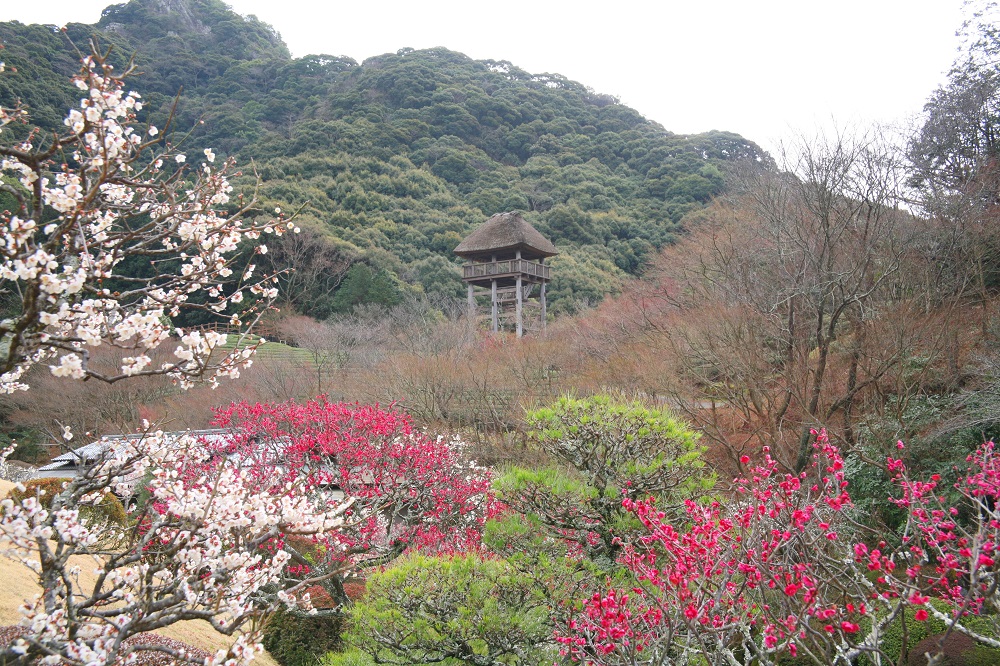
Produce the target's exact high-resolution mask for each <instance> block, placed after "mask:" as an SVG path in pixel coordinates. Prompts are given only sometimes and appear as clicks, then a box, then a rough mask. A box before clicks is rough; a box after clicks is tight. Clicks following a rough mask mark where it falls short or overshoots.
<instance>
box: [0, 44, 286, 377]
mask: <svg viewBox="0 0 1000 666" xmlns="http://www.w3.org/2000/svg"><path fill="white" fill-rule="evenodd" d="M126 74H127V72H126ZM123 76H124V75H118V74H117V73H116V72H114V71H113V70H112V68H111V67H110V65H107V64H106V63H105V62H104V61H103V59H102V58H101V57H99V56H91V57H88V58H85V59H84V61H83V66H82V68H81V71H80V74H79V75H78V76H77V77H76V78H75V79H74V83H75V84H76V86H77V88H79V89H80V90H81V91H83V97H82V99H81V100H80V102H79V105H78V107H77V108H73V109H70V110H69V111H68V113H67V114H66V118H65V120H64V125H65V126H66V127H67V128H68V132H67V133H66V134H65V135H63V136H60V137H56V139H55V140H54V142H52V145H51V146H50V147H48V148H37V147H35V146H33V145H32V144H31V143H29V142H21V143H18V144H16V145H11V146H7V145H0V175H3V176H4V177H5V178H13V179H15V181H19V182H20V183H21V185H23V186H24V188H25V189H27V190H28V191H30V192H33V193H35V196H32V197H26V198H25V199H24V202H23V204H22V205H21V206H20V207H19V208H18V209H17V210H14V211H12V212H6V211H0V282H6V283H7V284H6V285H0V286H2V287H3V288H4V289H5V290H6V291H7V292H8V293H12V294H18V295H20V296H21V299H22V302H21V303H20V308H19V310H20V312H21V313H22V314H20V315H16V316H14V317H11V318H9V319H5V320H3V321H0V393H9V392H11V391H15V390H23V389H25V388H27V386H26V384H25V383H24V381H23V379H22V378H23V376H24V373H25V372H26V371H27V369H28V368H30V367H31V366H33V365H36V364H39V363H44V364H46V365H48V366H49V368H50V369H51V372H52V373H53V374H54V375H55V376H59V377H67V378H95V379H100V380H105V381H117V380H119V379H123V378H125V377H130V376H135V375H146V374H166V375H169V376H170V377H172V378H173V379H174V380H175V381H176V382H177V383H178V384H180V385H181V386H185V387H186V386H190V385H191V383H192V382H194V381H197V380H206V381H208V382H211V383H214V382H216V381H217V380H218V379H219V378H221V377H236V376H238V375H239V371H240V369H241V368H245V367H247V366H248V365H249V360H250V359H249V354H245V353H244V351H245V350H246V349H251V350H252V349H254V348H255V345H254V343H252V340H253V338H252V337H250V335H249V333H250V331H249V327H251V326H252V325H253V323H255V322H256V320H257V318H258V317H259V316H260V314H261V313H262V312H263V311H264V310H266V309H267V307H268V306H269V302H268V301H269V300H270V299H272V298H274V296H275V295H276V294H277V289H276V286H275V284H276V277H275V276H274V275H259V276H256V277H254V276H253V274H252V271H249V272H245V273H244V274H243V275H238V276H235V284H233V285H232V286H231V287H230V286H227V285H226V284H225V283H226V281H227V280H229V279H234V270H233V267H232V263H233V259H234V255H235V252H236V250H237V249H238V248H239V247H240V244H241V243H242V242H244V241H248V242H256V239H258V238H259V237H260V234H261V232H263V231H268V232H270V231H272V230H273V227H274V225H275V222H274V221H268V222H265V223H262V224H247V223H244V222H243V221H242V220H241V217H242V215H243V214H245V213H246V212H248V211H249V210H250V206H252V205H253V202H252V201H251V202H248V203H247V204H246V205H244V206H242V207H239V208H238V209H235V210H220V209H219V207H220V206H227V205H228V204H230V201H231V195H232V192H233V188H232V186H231V185H230V183H229V181H228V179H227V176H226V173H227V170H228V169H230V168H231V167H232V165H233V163H232V161H231V160H228V161H225V162H224V163H223V164H222V165H221V166H220V167H218V168H205V169H200V170H194V171H190V170H188V167H187V166H186V164H185V162H186V157H185V155H183V154H178V153H175V152H173V151H172V150H171V149H170V148H169V147H167V148H166V149H164V148H163V146H162V144H161V143H160V141H159V140H158V139H155V138H154V137H157V135H158V134H159V130H158V129H157V128H156V127H155V126H153V125H149V126H148V127H146V128H144V129H143V128H140V129H138V130H137V129H136V127H135V123H136V118H135V112H136V111H138V110H139V109H141V108H142V102H141V101H140V98H139V95H138V94H137V93H135V92H125V88H124V87H123ZM25 120H26V116H25V115H24V113H23V109H20V108H14V109H11V108H5V107H2V106H0V128H2V127H3V126H4V125H6V124H9V123H11V122H15V121H17V122H23V121H25ZM143 137H146V138H145V139H143ZM65 153H71V154H72V156H73V165H72V166H70V165H67V164H65V163H63V161H64V158H63V157H62V156H63V155H64V154H65ZM204 155H205V159H206V161H207V162H208V163H212V162H214V161H215V159H216V155H215V152H214V151H213V150H212V149H211V148H207V149H205V150H204ZM166 165H171V167H167V166H166ZM203 166H204V167H207V166H208V165H207V164H204V165H203ZM11 182H13V181H11ZM38 185H40V187H38ZM4 190H6V191H8V192H12V193H13V192H14V190H13V188H12V187H11V186H10V185H8V184H6V183H5V182H4V180H0V191H4ZM18 197H20V194H18ZM42 219H45V220H46V224H45V225H44V226H42V225H40V224H39V222H38V221H39V220H42ZM260 252H262V253H263V252H266V249H265V248H264V247H263V246H261V248H260ZM130 258H131V259H133V261H131V262H129V263H128V264H126V265H130V266H135V265H136V263H137V262H136V261H135V259H138V260H139V261H141V262H145V263H147V264H148V265H149V266H151V267H152V268H153V273H154V274H155V275H156V277H155V278H151V279H147V278H143V279H139V278H136V277H135V276H134V274H129V273H127V272H125V271H123V270H122V269H121V266H122V265H123V262H125V260H126V259H130ZM178 264H179V265H178ZM133 270H134V269H133ZM111 284H113V285H115V286H114V288H113V289H111V288H108V285H111ZM245 288H246V289H249V290H250V293H252V294H254V295H255V296H257V297H259V298H258V299H255V300H254V302H253V303H252V304H251V305H250V307H249V308H248V309H244V310H240V311H238V312H234V311H230V312H227V310H228V309H229V308H233V309H234V310H235V306H237V305H239V307H241V308H246V307H247V304H246V303H243V299H242V294H243V293H244V292H243V289H245ZM190 309H201V310H204V311H207V312H216V313H219V314H222V315H224V316H225V317H226V319H227V320H229V321H230V322H240V323H239V328H238V329H237V330H235V331H234V334H235V336H236V337H237V338H238V339H237V340H236V345H235V347H234V348H233V349H231V350H229V349H227V353H225V354H219V353H216V354H215V356H213V357H212V358H211V359H209V357H208V355H209V354H211V353H212V351H213V350H214V349H215V348H216V347H217V345H215V344H210V343H207V341H206V340H201V341H199V342H198V344H186V343H185V344H182V345H181V348H182V350H181V353H180V354H177V355H175V359H174V360H173V361H171V362H169V363H166V364H163V365H154V364H152V362H151V360H150V352H151V351H152V350H154V349H155V348H156V347H158V346H160V345H162V344H164V343H166V342H167V340H168V339H169V338H170V336H171V335H172V334H173V332H174V328H175V325H174V324H173V323H171V318H174V317H177V316H179V315H180V314H181V313H182V312H183V311H185V310H190ZM178 334H179V335H181V336H183V335H184V332H178ZM100 346H108V347H116V348H119V349H122V350H123V351H125V352H126V353H125V354H122V356H121V358H122V362H121V363H120V365H119V367H118V368H117V371H115V372H109V371H108V370H106V369H102V370H98V369H96V368H95V367H92V366H91V365H90V364H89V358H90V353H89V349H91V348H95V347H100Z"/></svg>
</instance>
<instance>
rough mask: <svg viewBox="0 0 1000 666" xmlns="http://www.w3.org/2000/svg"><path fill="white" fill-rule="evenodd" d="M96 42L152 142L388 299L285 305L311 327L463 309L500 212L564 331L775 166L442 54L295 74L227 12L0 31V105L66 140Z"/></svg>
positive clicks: (141, 4) (305, 297)
mask: <svg viewBox="0 0 1000 666" xmlns="http://www.w3.org/2000/svg"><path fill="white" fill-rule="evenodd" d="M92 36H96V37H97V38H98V39H99V41H100V43H101V44H102V45H104V47H108V46H110V47H113V51H112V57H113V59H115V60H116V61H117V62H118V63H119V66H125V65H126V64H127V62H128V60H129V58H130V57H134V61H135V64H136V67H137V70H138V71H140V72H141V75H140V76H137V77H135V78H134V79H133V80H132V85H133V86H134V87H135V89H136V90H138V91H139V92H140V93H141V94H142V95H143V98H144V99H145V101H146V107H145V108H146V111H145V113H147V114H148V121H149V122H152V123H154V124H156V125H157V126H158V127H163V126H164V125H165V124H166V121H167V119H168V117H170V114H171V113H173V117H172V119H171V120H172V122H171V127H172V130H173V131H172V133H171V135H170V140H172V141H175V142H179V141H181V140H182V137H184V139H183V140H184V142H185V143H184V144H183V145H185V146H190V147H191V148H190V149H191V150H198V151H200V149H201V148H203V147H205V146H211V147H212V148H213V149H214V150H215V151H216V152H217V153H219V154H220V155H224V156H235V157H236V158H237V159H238V160H239V164H240V165H242V166H243V167H244V169H245V173H246V175H245V176H244V178H243V179H242V181H239V184H240V185H241V186H242V187H243V188H244V189H245V190H247V191H249V190H251V189H252V187H253V185H254V182H255V180H254V176H253V174H252V172H254V171H255V172H256V173H257V174H258V175H259V177H260V179H261V188H260V192H259V196H260V197H261V200H262V204H263V205H262V209H264V210H269V209H271V208H273V207H276V206H278V207H281V208H283V209H285V210H298V211H300V217H299V221H298V224H299V225H300V226H302V227H304V228H308V229H310V230H311V231H313V232H315V233H314V238H313V240H314V241H315V242H314V243H313V244H312V245H311V249H310V250H309V251H310V252H312V251H316V252H320V253H321V254H325V255H329V254H331V253H337V254H339V255H340V257H341V261H339V262H337V264H338V265H339V266H342V267H343V268H344V270H343V271H341V272H340V273H339V274H338V280H339V278H340V277H343V279H344V280H347V281H351V280H352V276H357V275H365V273H364V272H359V271H355V272H354V273H348V272H346V267H348V266H350V265H352V264H355V263H364V264H366V265H367V266H368V267H369V269H370V270H369V271H368V273H374V274H376V275H384V276H386V278H385V280H384V281H385V282H386V283H387V284H388V285H390V286H392V289H380V290H376V291H375V292H373V293H372V294H371V295H370V296H368V297H366V296H365V295H364V293H362V295H361V296H360V298H359V297H357V292H358V290H359V288H360V289H362V291H363V285H358V284H355V285H353V286H351V285H350V284H345V285H344V286H345V287H351V288H352V290H353V292H354V295H353V296H352V297H351V298H349V299H348V298H344V297H341V299H340V301H339V302H334V294H335V292H336V289H335V288H334V289H331V288H330V285H329V284H326V285H325V286H324V287H323V288H322V289H321V290H318V291H316V292H312V293H305V294H303V293H289V294H287V297H288V300H289V301H290V302H292V303H293V304H295V305H296V308H297V309H299V310H300V311H302V312H304V313H305V314H309V315H312V316H314V317H317V318H321V319H322V318H326V317H327V316H329V315H330V314H333V313H335V312H337V311H338V308H342V307H344V306H343V303H346V302H355V303H356V302H369V303H373V302H374V303H380V302H381V303H383V304H387V305H391V304H392V303H394V302H397V301H398V300H399V299H400V298H402V297H403V296H404V295H406V294H407V293H420V292H423V293H426V294H428V295H431V296H435V297H438V298H440V297H453V296H458V295H460V294H461V293H462V285H461V281H460V279H459V272H458V264H457V263H456V260H455V258H454V257H453V256H452V254H451V251H452V249H453V248H454V247H455V246H456V245H457V244H458V242H459V241H460V240H461V238H462V237H464V235H466V234H467V233H469V232H470V231H471V230H472V229H473V228H475V226H476V225H478V224H480V223H481V222H482V221H484V220H485V219H486V218H487V217H489V216H491V215H493V214H495V213H499V212H503V211H507V210H521V211H524V212H525V216H526V218H527V219H528V220H529V221H530V222H531V223H532V224H533V225H535V226H536V227H537V228H538V229H539V231H541V232H542V233H543V234H544V235H545V236H547V237H548V238H550V239H551V240H552V241H553V242H554V243H555V244H556V245H557V246H558V247H559V248H560V250H561V255H560V256H559V257H557V258H556V259H555V261H554V271H553V276H554V281H553V284H552V285H551V289H550V292H549V293H550V302H551V303H552V308H551V309H552V311H553V312H554V313H556V314H558V313H560V312H573V311H576V310H578V309H579V308H580V307H584V306H587V305H592V304H595V303H597V302H598V301H600V299H601V298H603V297H604V295H606V294H607V293H609V292H614V291H616V290H617V288H618V285H620V284H621V283H622V282H623V280H625V279H626V278H627V277H628V276H635V275H638V274H640V273H641V272H642V270H643V268H644V267H645V266H646V265H647V263H648V262H649V261H650V260H651V258H652V257H653V256H654V255H655V253H656V252H657V251H658V250H659V249H660V248H661V247H663V246H664V245H665V244H668V243H670V242H671V241H672V240H673V239H674V237H675V235H676V233H677V231H678V229H679V224H680V220H681V218H682V217H683V216H684V215H685V214H686V213H688V212H690V211H692V210H694V209H697V208H700V207H701V206H703V205H704V204H706V203H707V202H708V201H709V199H710V198H711V197H713V196H715V195H717V194H719V193H720V192H721V191H722V190H723V187H724V186H723V175H724V173H725V172H726V170H727V167H728V166H729V165H731V164H732V163H734V162H735V161H744V160H750V161H753V162H756V163H761V164H770V158H769V156H768V155H767V154H766V153H764V152H763V151H762V150H761V149H760V148H759V147H758V146H757V145H755V144H754V143H752V142H750V141H747V140H745V139H743V138H742V137H740V136H737V135H735V134H731V133H727V132H718V131H713V132H708V133H705V134H699V135H678V134H673V133H671V132H669V131H667V130H665V129H664V128H663V127H661V126H659V125H658V124H656V123H654V122H651V121H649V120H647V119H645V118H643V117H642V116H641V115H640V114H639V113H637V112H636V111H634V110H633V109H630V108H628V107H626V106H624V105H622V104H620V103H618V100H616V99H615V98H613V97H611V96H609V95H604V94H600V93H597V92H595V91H593V90H591V89H589V88H587V87H586V86H584V85H583V84H580V83H577V82H575V81H571V80H568V79H566V78H565V77H562V76H559V75H558V74H531V73H529V72H526V71H524V70H522V69H520V68H518V67H517V66H516V65H515V64H513V63H510V62H507V61H504V60H473V59H471V58H468V57H466V56H464V55H462V54H460V53H456V52H453V51H449V50H447V49H444V48H434V49H425V50H413V49H401V50H399V51H398V52H397V53H395V54H392V53H389V54H385V55H381V56H377V57H373V58H369V59H368V60H366V61H364V62H363V63H361V64H358V63H357V62H355V61H354V60H352V59H350V58H346V57H340V56H333V55H325V54H318V55H308V56H305V57H302V58H292V57H291V56H290V55H289V52H288V49H287V47H286V46H285V45H284V43H283V42H282V41H281V39H280V36H279V35H278V34H277V33H276V32H275V31H274V29H273V28H271V27H270V26H268V25H266V24H264V23H262V22H261V21H259V20H258V19H257V18H256V17H254V16H247V17H244V16H239V15H237V14H235V13H234V12H233V11H232V10H230V9H229V7H228V6H227V5H225V4H224V3H222V2H221V1H220V0H133V1H132V2H128V3H125V4H119V5H112V6H109V7H108V8H107V9H105V10H104V12H103V15H102V17H101V19H100V21H99V22H98V23H97V24H96V25H82V24H70V25H68V26H66V28H65V30H64V31H61V30H59V29H55V28H54V27H52V26H39V25H28V26H26V25H22V24H20V23H18V22H9V23H4V24H0V43H2V44H3V45H4V47H5V50H4V60H5V61H6V62H7V65H8V68H9V69H10V70H16V72H14V73H13V75H11V76H5V77H3V78H2V79H0V99H3V100H4V102H5V103H12V102H13V101H14V100H22V101H23V102H24V103H25V104H26V105H27V106H28V107H29V109H30V112H31V115H32V119H33V121H34V122H35V123H37V124H39V125H40V126H41V127H43V128H56V127H60V126H61V123H62V117H63V114H64V112H65V109H66V108H68V107H69V106H71V105H72V104H73V103H74V101H75V98H76V94H75V91H74V90H73V89H72V88H71V87H70V86H69V85H68V83H67V81H68V75H69V74H71V73H72V71H73V69H74V68H75V66H76V62H77V60H78V54H77V53H76V49H81V50H86V49H87V42H88V40H89V39H90V38H91V37H92ZM331 49H334V50H335V49H336V45H335V44H333V45H331ZM498 55H502V54H498ZM175 99H176V100H177V103H176V107H175V106H174V100H175ZM192 128H193V130H192ZM189 131H190V134H189ZM281 256H282V257H284V258H285V259H287V258H288V257H289V252H285V253H284V254H283V255H281Z"/></svg>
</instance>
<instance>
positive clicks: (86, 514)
mask: <svg viewBox="0 0 1000 666" xmlns="http://www.w3.org/2000/svg"><path fill="white" fill-rule="evenodd" d="M71 481H72V479H63V478H43V479H29V480H28V481H25V482H24V483H23V484H22V485H23V486H24V490H20V489H18V488H14V489H12V490H11V491H10V492H9V493H8V494H7V497H9V498H10V499H12V500H14V501H15V502H21V501H23V500H24V499H26V498H28V497H35V498H37V499H38V501H39V502H40V503H41V505H42V506H43V507H45V508H46V509H51V508H52V500H53V499H54V498H55V496H56V495H58V494H59V493H61V492H62V491H63V486H64V485H65V484H66V483H69V482H71ZM78 508H79V510H80V518H81V519H82V520H83V521H84V522H85V523H87V524H91V525H92V524H94V523H99V524H108V525H117V526H123V525H125V524H126V523H127V522H128V518H127V516H126V515H125V507H124V506H122V502H121V500H120V499H118V498H117V497H115V496H114V494H112V493H105V495H104V497H102V498H101V500H100V501H99V502H97V503H96V504H88V505H82V506H80V507H78Z"/></svg>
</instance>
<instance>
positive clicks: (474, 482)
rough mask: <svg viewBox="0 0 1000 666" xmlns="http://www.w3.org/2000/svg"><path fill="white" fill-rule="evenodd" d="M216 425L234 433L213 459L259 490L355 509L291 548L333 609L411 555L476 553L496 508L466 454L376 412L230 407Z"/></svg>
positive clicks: (319, 403)
mask: <svg viewBox="0 0 1000 666" xmlns="http://www.w3.org/2000/svg"><path fill="white" fill-rule="evenodd" d="M215 424H216V425H217V426H220V427H224V428H228V429H232V431H233V433H234V434H233V435H232V436H231V437H229V438H228V441H227V442H226V443H225V444H223V445H220V446H217V447H215V448H214V449H213V453H214V454H215V455H217V456H225V457H227V458H228V459H230V460H233V461H237V464H238V465H239V466H240V468H241V469H242V470H243V473H244V474H245V475H246V476H247V478H248V479H249V480H251V481H252V482H253V483H256V484H259V485H260V486H261V487H262V488H266V489H268V490H269V491H270V492H272V493H275V494H282V493H286V492H288V491H289V489H294V490H295V491H296V492H301V493H304V494H306V495H307V496H309V497H312V498H314V500H315V501H318V502H324V501H332V502H337V501H339V500H338V499H337V498H338V497H339V496H340V494H343V496H344V497H345V498H348V499H350V501H351V502H352V506H351V508H350V509H349V510H348V513H347V515H348V516H349V518H350V520H349V521H348V524H346V525H345V526H344V527H343V528H342V529H339V530H337V531H336V532H332V533H330V534H326V535H316V536H314V537H311V538H310V539H309V540H297V541H292V542H286V543H285V544H284V547H285V548H286V549H287V550H289V552H292V553H293V563H294V564H295V565H296V566H298V567H299V568H300V569H301V573H302V574H303V575H311V576H314V577H319V578H322V579H323V581H322V585H323V587H324V588H325V589H326V591H327V592H328V593H329V594H330V596H331V597H332V598H333V601H334V602H335V604H334V605H335V606H336V605H340V604H345V603H348V601H349V600H348V597H347V594H346V592H345V590H344V580H345V578H346V577H347V576H349V575H351V574H352V573H354V572H356V571H357V570H358V569H362V570H363V569H365V568H370V567H373V566H380V565H383V564H387V563H389V562H391V561H392V560H394V559H396V558H397V557H399V556H400V555H402V554H403V553H404V552H405V551H407V550H409V549H420V550H421V551H423V552H425V553H434V552H461V551H467V550H474V549H477V548H478V546H479V542H480V540H481V536H482V528H483V524H484V523H485V521H486V519H487V517H488V516H487V511H488V506H489V503H490V492H489V491H490V483H491V479H490V475H489V474H488V472H487V470H486V469H484V468H482V467H479V466H478V465H476V463H475V461H472V460H470V459H469V458H468V456H467V455H466V452H465V450H464V449H465V445H464V444H463V443H462V442H461V441H459V440H447V439H445V438H442V437H435V436H431V435H428V434H426V433H422V432H418V431H415V430H414V429H413V425H412V423H411V422H410V419H409V417H407V416H406V415H404V414H402V413H400V412H397V411H395V410H392V409H382V408H379V407H378V406H370V405H358V404H343V403H331V402H327V401H326V400H324V399H322V398H319V399H316V400H311V401H308V402H306V403H304V404H297V403H294V402H287V403H279V404H260V403H257V404H249V403H246V402H243V403H234V404H232V405H230V406H228V407H226V408H224V409H221V410H219V411H218V412H217V414H216V419H215Z"/></svg>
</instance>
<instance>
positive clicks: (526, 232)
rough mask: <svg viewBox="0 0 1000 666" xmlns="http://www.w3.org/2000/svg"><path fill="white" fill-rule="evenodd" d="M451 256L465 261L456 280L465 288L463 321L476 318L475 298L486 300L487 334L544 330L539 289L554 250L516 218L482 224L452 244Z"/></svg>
mask: <svg viewBox="0 0 1000 666" xmlns="http://www.w3.org/2000/svg"><path fill="white" fill-rule="evenodd" d="M455 254H457V255H458V256H460V257H462V258H463V259H466V260H467V261H468V263H467V264H465V266H463V267H462V269H463V273H462V280H463V281H465V283H466V284H467V285H469V316H470V317H471V318H475V316H476V301H477V298H478V297H479V296H489V297H490V304H491V311H490V312H491V315H490V323H491V330H492V331H493V332H494V333H496V332H498V331H501V330H511V329H514V330H516V331H517V337H521V336H522V335H524V333H525V332H526V331H530V330H535V329H537V330H544V329H545V285H546V284H547V283H548V281H549V271H550V268H549V267H548V266H546V265H545V258H546V257H552V256H555V255H557V254H559V252H558V250H556V248H555V246H554V245H553V244H552V243H550V242H549V241H547V240H546V239H545V238H544V237H542V235H541V234H540V233H538V230H537V229H535V228H534V227H533V226H531V225H530V224H528V223H527V222H525V221H524V218H523V217H521V215H520V214H519V213H500V214H499V215H494V216H493V217H491V218H490V219H488V220H486V222H484V223H483V224H482V225H480V226H479V228H478V229H476V230H475V231H473V232H472V233H471V234H469V236H468V237H467V238H466V239H465V240H463V241H462V242H461V243H459V244H458V247H456V248H455Z"/></svg>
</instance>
